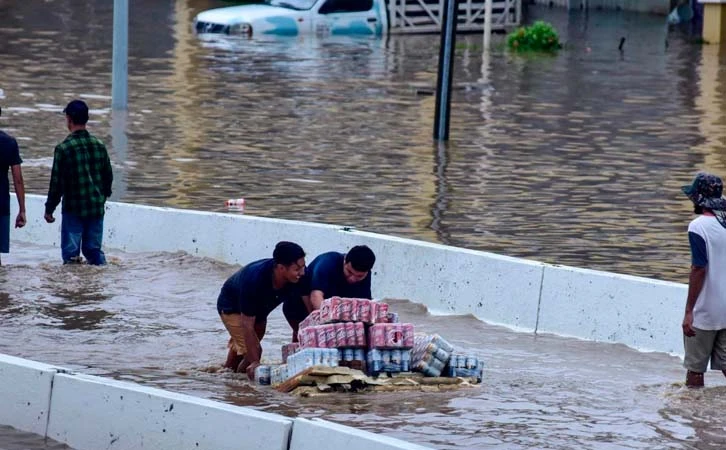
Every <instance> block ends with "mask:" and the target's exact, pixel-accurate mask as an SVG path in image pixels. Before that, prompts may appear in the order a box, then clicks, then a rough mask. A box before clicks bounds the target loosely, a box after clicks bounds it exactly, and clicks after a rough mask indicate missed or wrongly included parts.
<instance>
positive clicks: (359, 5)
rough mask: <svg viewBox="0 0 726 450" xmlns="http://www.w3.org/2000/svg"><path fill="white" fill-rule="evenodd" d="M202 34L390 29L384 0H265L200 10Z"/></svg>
mask: <svg viewBox="0 0 726 450" xmlns="http://www.w3.org/2000/svg"><path fill="white" fill-rule="evenodd" d="M194 30H195V31H196V32H197V33H199V34H206V33H217V34H227V35H238V36H253V35H255V36H259V35H279V36H295V35H298V34H318V35H370V36H380V35H382V34H383V33H385V32H386V31H387V30H388V18H387V11H386V2H385V0H266V1H265V3H264V4H252V5H240V6H229V7H226V8H217V9H211V10H208V11H203V12H201V13H199V14H198V15H197V16H196V17H195V18H194Z"/></svg>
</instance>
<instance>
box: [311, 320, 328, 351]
mask: <svg viewBox="0 0 726 450" xmlns="http://www.w3.org/2000/svg"><path fill="white" fill-rule="evenodd" d="M326 327H327V325H318V326H316V327H314V328H315V338H316V341H317V344H318V345H317V346H318V347H326V345H325V342H327V340H328V334H327V332H326V329H327V328H326Z"/></svg>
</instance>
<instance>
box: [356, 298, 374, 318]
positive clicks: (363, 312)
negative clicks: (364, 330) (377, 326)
mask: <svg viewBox="0 0 726 450" xmlns="http://www.w3.org/2000/svg"><path fill="white" fill-rule="evenodd" d="M358 320H359V321H361V322H365V323H371V301H370V300H368V299H360V300H358Z"/></svg>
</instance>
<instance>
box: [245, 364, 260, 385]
mask: <svg viewBox="0 0 726 450" xmlns="http://www.w3.org/2000/svg"><path fill="white" fill-rule="evenodd" d="M259 365H260V362H259V361H258V362H253V363H252V364H250V365H249V367H247V378H248V379H249V380H250V381H255V369H256V368H257V366H259Z"/></svg>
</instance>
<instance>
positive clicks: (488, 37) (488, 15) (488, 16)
mask: <svg viewBox="0 0 726 450" xmlns="http://www.w3.org/2000/svg"><path fill="white" fill-rule="evenodd" d="M505 13H506V11H505ZM491 41H492V0H486V2H484V51H485V52H486V51H488V50H489V47H490V44H491Z"/></svg>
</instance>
